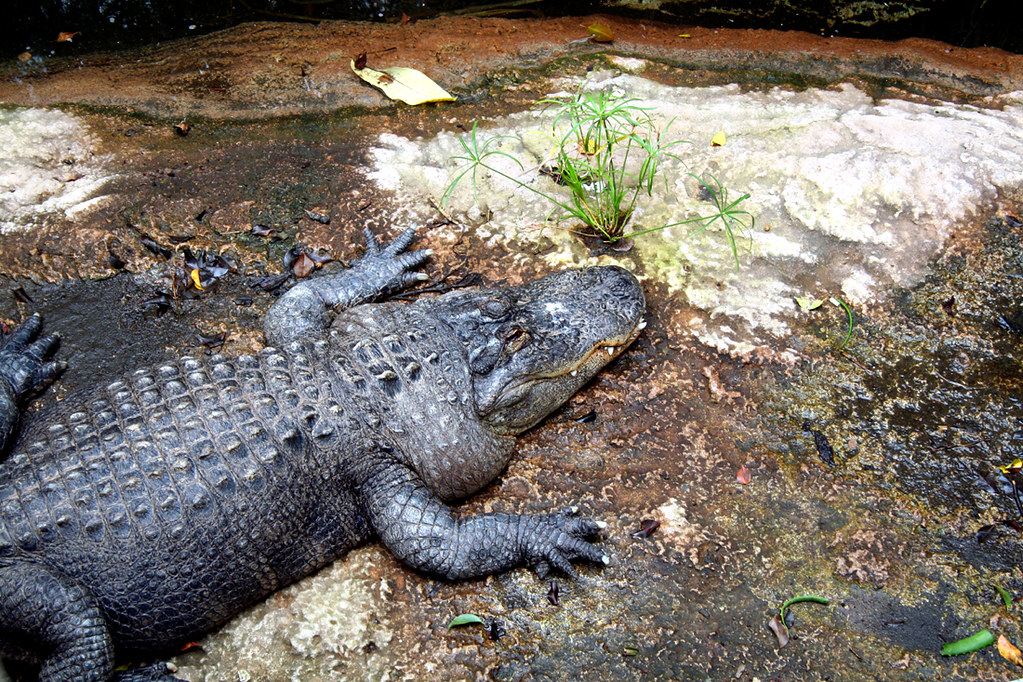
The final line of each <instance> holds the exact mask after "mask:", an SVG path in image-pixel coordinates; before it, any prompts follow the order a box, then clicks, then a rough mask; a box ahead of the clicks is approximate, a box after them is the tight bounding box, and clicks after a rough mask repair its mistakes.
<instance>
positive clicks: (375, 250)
mask: <svg viewBox="0 0 1023 682" xmlns="http://www.w3.org/2000/svg"><path fill="white" fill-rule="evenodd" d="M362 232H363V234H365V235H366V253H365V254H363V256H362V257H361V258H359V259H358V260H356V261H355V262H354V263H353V264H352V268H353V269H358V270H362V271H363V272H364V273H366V275H367V276H368V277H370V278H372V279H373V280H374V281H375V283H376V284H377V285H378V288H379V291H380V293H381V294H394V293H397V292H399V291H403V290H404V289H407V288H409V287H410V286H412V285H413V284H416V283H417V282H421V281H423V280H424V279H426V277H425V276H424V275H423V274H422V273H419V272H413V271H412V269H413V268H415V267H417V266H418V265H419V264H421V263H422V262H423V261H425V260H426V259H427V258H429V257H430V256H431V255H433V249H418V250H416V251H405V249H407V248H408V247H409V245H410V244H411V243H412V240H413V239H415V236H416V231H415V229H414V228H411V227H410V228H408V229H407V230H405V231H404V232H402V233H401V234H400V235H398V236H397V237H396V238H395V239H394V241H392V242H391V243H390V244H387V245H386V246H381V244H380V241H379V240H378V239H377V237H376V235H374V234H373V233H372V232H371V231H370V229H369V228H368V227H367V228H363V230H362Z"/></svg>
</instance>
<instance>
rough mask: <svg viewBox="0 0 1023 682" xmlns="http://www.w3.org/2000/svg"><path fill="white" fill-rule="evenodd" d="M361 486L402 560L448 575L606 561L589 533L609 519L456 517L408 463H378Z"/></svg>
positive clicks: (378, 526)
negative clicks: (523, 565) (591, 542)
mask: <svg viewBox="0 0 1023 682" xmlns="http://www.w3.org/2000/svg"><path fill="white" fill-rule="evenodd" d="M376 466H377V471H376V472H375V473H374V474H372V475H371V476H370V477H369V478H367V479H366V480H365V481H364V482H363V483H362V485H361V486H360V494H361V498H362V500H363V504H364V508H365V510H366V512H367V515H368V516H369V519H370V523H371V525H372V526H373V528H374V530H375V531H376V532H377V534H378V535H379V536H380V539H381V540H383V542H384V544H385V545H386V546H387V548H388V549H389V550H390V551H391V552H392V553H393V554H394V555H395V556H396V557H398V558H399V559H401V560H402V561H403V562H404V563H406V564H408V565H410V566H412V567H413V568H417V569H419V570H421V571H424V572H426V573H429V574H431V575H435V576H437V577H440V578H445V579H447V580H461V579H464V578H476V577H481V576H485V575H490V574H492V573H500V572H502V571H506V570H508V569H510V568H514V567H515V566H519V565H522V564H527V565H530V566H532V567H533V568H534V569H536V571H537V573H538V574H540V576H541V577H543V576H545V575H546V574H547V573H548V571H549V570H550V568H552V567H553V568H556V569H558V570H559V571H561V572H563V573H565V574H567V575H569V576H573V577H574V576H575V569H574V568H573V567H572V563H571V562H572V561H574V560H576V559H585V560H587V561H591V562H594V563H603V564H607V563H608V562H609V558H608V557H607V555H606V554H604V553H603V552H602V551H600V550H599V549H598V548H597V547H595V546H593V545H592V544H590V543H589V542H587V541H586V540H587V539H592V538H595V537H596V536H597V534H598V533H599V532H600V529H601V528H603V527H604V524H602V523H600V522H597V521H593V520H591V519H585V518H581V517H579V516H577V515H576V514H575V513H574V512H565V513H555V514H535V515H519V514H498V513H493V514H476V515H473V516H465V517H461V518H459V517H457V516H455V514H453V513H452V512H451V510H450V509H449V508H448V507H447V506H446V505H445V504H444V503H443V502H441V501H440V500H439V499H438V498H437V497H435V496H434V495H433V494H432V493H431V492H430V491H429V490H428V489H427V487H426V486H425V485H424V484H423V482H422V481H421V480H420V479H419V478H418V477H417V476H416V475H415V474H414V473H413V472H412V471H410V470H409V469H408V468H407V467H405V466H404V465H402V464H400V463H398V462H394V461H380V460H378V461H377V463H376Z"/></svg>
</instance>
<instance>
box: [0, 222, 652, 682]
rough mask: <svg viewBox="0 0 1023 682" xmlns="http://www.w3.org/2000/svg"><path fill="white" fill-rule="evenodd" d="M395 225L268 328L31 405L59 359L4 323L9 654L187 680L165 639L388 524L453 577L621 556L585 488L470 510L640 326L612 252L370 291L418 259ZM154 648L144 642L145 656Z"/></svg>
mask: <svg viewBox="0 0 1023 682" xmlns="http://www.w3.org/2000/svg"><path fill="white" fill-rule="evenodd" d="M413 238H414V233H413V231H412V230H411V229H410V230H406V231H405V232H404V233H402V234H401V235H400V236H399V237H397V238H396V239H395V240H394V241H393V242H391V243H390V244H388V245H381V244H380V243H379V242H378V241H377V239H376V238H375V237H374V236H373V235H372V234H371V233H370V232H369V231H368V230H366V250H365V253H364V254H363V255H362V256H361V257H360V258H359V259H357V260H356V261H354V262H353V264H352V266H351V268H350V269H347V270H343V271H341V272H338V273H333V274H328V275H323V276H320V277H316V278H312V279H309V280H304V281H302V282H300V283H299V284H296V285H295V286H294V287H292V288H291V289H290V290H288V291H287V292H286V293H285V294H284V295H282V296H281V297H280V298H279V299H278V300H277V301H276V302H275V303H274V304H273V305H272V306H271V308H270V309H269V310H268V312H267V314H266V316H265V319H264V329H263V331H264V336H265V338H266V344H267V345H266V347H265V348H264V350H262V351H261V352H259V353H256V354H252V355H239V356H236V357H229V356H224V355H214V356H212V357H206V358H193V357H181V358H180V359H176V360H173V361H169V362H166V363H164V364H160V365H158V366H156V367H151V368H145V369H140V370H137V371H135V372H133V373H130V374H127V375H126V376H124V377H123V378H121V379H120V380H118V381H114V382H113V383H111V384H109V385H108V386H106V387H103V388H99V389H95V390H92V391H89V392H87V393H84V394H82V395H75V396H70V397H68V398H67V399H65V400H62V401H59V402H57V403H56V405H55V406H54V407H52V408H50V409H49V410H48V411H42V412H40V414H38V415H35V416H34V417H33V418H32V419H30V420H26V421H27V422H28V423H27V424H26V425H25V426H24V428H23V429H22V430H21V432H20V433H18V430H17V422H18V420H19V410H20V409H21V408H22V407H23V404H24V403H25V402H26V401H27V399H28V398H29V397H30V395H31V394H34V393H35V392H37V391H40V390H42V389H43V388H44V387H45V386H46V385H47V384H48V383H49V382H50V381H52V380H53V379H54V377H55V376H56V375H57V374H58V373H59V372H60V371H61V369H62V363H61V362H59V361H56V360H53V357H54V353H55V349H56V346H57V345H58V342H59V339H58V338H57V336H56V335H52V334H51V335H44V334H42V329H41V327H42V321H41V318H40V317H39V316H38V315H35V316H33V317H31V318H29V319H28V320H27V321H26V322H24V323H23V324H22V325H21V326H20V327H18V328H17V329H15V330H14V331H13V332H12V333H10V334H9V335H8V336H7V337H6V338H4V339H3V340H2V341H0V453H3V452H8V451H9V455H8V456H7V458H6V459H5V460H4V461H3V462H0V657H3V658H7V659H15V660H19V661H24V662H26V665H29V666H38V670H39V672H38V675H39V679H40V680H44V681H46V682H70V681H72V680H75V681H79V682H81V681H86V682H92V681H96V682H99V681H102V680H117V681H118V682H156V681H158V680H159V681H163V682H166V681H168V680H176V679H179V678H177V677H174V675H173V673H174V669H173V667H172V666H170V665H169V664H167V663H164V662H157V663H149V664H148V665H144V666H142V667H138V668H135V669H130V670H120V671H115V661H117V660H120V659H127V660H134V659H138V658H141V657H144V656H147V655H152V654H154V653H155V654H159V653H166V652H173V651H174V650H176V649H179V648H180V647H181V646H182V645H183V644H184V643H186V642H189V641H193V640H194V639H196V638H197V637H199V636H200V635H202V634H204V633H206V632H208V631H210V630H211V629H213V628H215V627H217V626H218V625H221V624H222V623H224V622H225V621H227V620H229V619H230V618H232V617H233V616H234V615H236V614H238V613H239V612H240V611H242V610H243V609H245V608H246V607H248V606H250V605H252V604H254V603H256V602H258V601H260V600H262V599H264V598H266V597H267V596H268V595H270V594H271V593H273V592H274V591H276V590H278V589H280V588H282V587H284V586H286V585H288V584H290V583H292V582H294V581H296V580H298V579H300V578H302V577H304V576H307V575H309V574H311V573H313V572H314V571H316V570H317V569H319V568H321V567H323V566H324V565H326V564H328V563H330V562H331V561H333V560H335V559H337V558H338V557H340V556H341V555H343V554H344V553H345V552H346V551H347V550H349V549H351V548H353V547H355V546H357V545H359V544H361V543H364V542H366V541H368V540H370V539H371V538H374V537H375V538H378V539H379V540H380V541H382V542H383V544H384V545H385V546H386V547H387V548H388V549H389V550H390V551H391V552H392V553H393V554H394V555H395V556H396V557H398V558H399V559H400V560H401V561H402V562H404V563H405V564H407V565H408V566H411V567H413V568H415V569H418V570H419V571H422V572H424V573H426V574H429V575H432V576H436V577H438V578H441V579H446V580H459V579H464V578H473V577H480V576H485V575H489V574H493V573H499V572H503V571H507V570H509V569H511V568H514V567H516V566H519V565H523V564H526V565H529V566H532V567H533V568H534V569H535V570H536V571H537V572H538V573H539V574H540V575H541V576H543V575H546V574H547V573H548V571H550V570H552V569H556V570H558V571H561V572H564V573H566V574H568V575H570V576H574V575H575V568H574V566H573V564H572V562H573V561H576V560H584V561H589V562H593V563H596V564H601V563H603V564H606V563H608V556H607V555H606V554H605V553H604V552H603V551H601V550H600V549H599V548H598V547H597V546H596V545H595V544H594V542H596V541H597V540H599V537H600V530H601V529H602V528H603V527H604V524H602V523H600V522H598V521H594V520H592V519H588V518H584V517H582V516H580V515H579V514H578V511H577V510H576V509H574V508H573V509H569V510H563V511H555V512H551V513H546V514H523V515H518V514H506V513H483V514H473V515H469V514H465V515H460V514H456V513H455V512H453V511H452V510H451V509H450V508H449V507H448V505H447V503H449V502H452V501H455V500H458V499H461V498H464V497H466V496H468V495H470V494H472V493H474V492H476V491H478V490H479V489H480V488H482V487H483V486H485V485H487V484H488V483H489V482H490V481H492V480H493V479H494V478H495V477H497V476H498V475H499V474H500V472H501V471H502V470H503V469H504V467H505V465H506V463H507V462H508V459H509V457H510V456H511V454H512V451H513V448H514V440H515V436H516V435H518V434H521V433H522V432H523V431H525V430H527V429H529V428H531V427H532V426H534V425H535V424H536V423H537V422H539V421H540V420H541V419H543V418H544V417H545V416H546V415H548V414H549V413H550V412H551V411H553V410H554V409H555V408H557V407H558V406H559V405H561V404H562V403H563V402H564V401H565V400H567V399H568V398H569V397H570V396H571V395H572V394H574V393H575V392H576V391H577V390H578V389H579V388H580V387H582V386H583V384H585V383H586V382H587V381H588V380H589V379H590V378H592V377H593V376H594V375H595V374H596V373H597V372H598V370H600V369H601V368H602V367H603V366H604V365H605V364H607V363H608V362H609V361H610V360H612V359H613V358H615V357H616V356H617V355H619V354H620V353H621V352H622V350H623V349H624V348H625V347H626V346H628V345H629V344H630V343H631V342H632V341H633V340H634V339H635V338H636V336H637V335H638V334H639V332H640V330H641V329H642V328H643V326H644V322H643V318H642V315H643V312H644V307H645V301H644V297H643V292H642V289H641V288H640V286H639V284H638V283H637V281H636V279H635V277H633V275H632V274H630V273H629V272H628V271H626V270H624V269H622V268H620V267H617V266H604V267H591V268H585V269H573V270H567V271H562V272H556V273H553V274H550V275H547V276H546V277H543V278H541V279H538V280H535V281H532V282H529V283H526V284H523V285H519V286H511V287H494V288H482V289H478V290H477V289H471V290H470V289H462V290H456V291H449V292H447V293H444V294H442V295H439V296H436V297H434V298H431V299H426V298H417V299H416V300H414V301H413V302H411V303H400V302H398V301H394V300H391V301H383V302H375V301H380V300H381V299H382V298H384V297H385V296H387V295H389V294H394V293H397V292H400V291H402V290H404V289H406V288H408V287H410V286H412V285H413V284H415V283H416V282H418V281H421V280H423V279H425V276H424V275H423V274H422V273H421V272H419V271H417V270H416V268H417V267H418V266H419V265H420V264H421V263H423V261H424V260H425V259H426V258H427V257H429V256H430V255H431V253H432V252H431V251H430V250H429V249H423V250H411V251H410V250H408V247H409V246H410V245H411V242H412V240H413ZM150 660H151V659H150Z"/></svg>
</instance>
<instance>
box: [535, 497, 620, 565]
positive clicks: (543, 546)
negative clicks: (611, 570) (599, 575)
mask: <svg viewBox="0 0 1023 682" xmlns="http://www.w3.org/2000/svg"><path fill="white" fill-rule="evenodd" d="M537 521H539V522H540V524H541V527H540V528H538V529H537V534H536V536H535V537H534V538H533V540H532V541H531V542H530V543H529V545H530V546H529V549H528V550H527V560H528V562H529V563H530V565H532V566H533V568H534V570H535V571H536V573H537V575H539V576H540V577H541V578H546V577H547V575H548V574H549V573H550V569H551V568H556V569H557V570H559V571H561V572H562V573H564V574H565V575H567V576H569V577H571V578H575V577H577V573H576V570H575V568H574V567H573V566H572V562H573V561H575V560H578V559H582V560H585V561H589V562H591V563H594V564H601V565H604V566H607V565H609V564H610V563H611V557H610V556H608V555H607V554H606V553H605V552H604V551H603V550H601V549H600V548H599V547H596V546H595V545H593V544H591V543H590V542H588V540H593V539H596V538H597V537H598V536H599V535H600V532H601V531H602V530H603V529H605V528H606V527H607V524H606V523H603V522H602V521H595V520H593V519H589V518H584V517H581V516H579V510H578V508H576V507H573V508H572V509H569V510H566V511H563V512H559V513H557V514H550V515H548V516H545V517H538V518H537Z"/></svg>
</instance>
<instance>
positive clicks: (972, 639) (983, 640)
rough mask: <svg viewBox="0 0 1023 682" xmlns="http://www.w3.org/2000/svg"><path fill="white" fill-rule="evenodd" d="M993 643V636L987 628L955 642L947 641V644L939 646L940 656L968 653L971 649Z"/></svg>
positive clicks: (975, 649)
mask: <svg viewBox="0 0 1023 682" xmlns="http://www.w3.org/2000/svg"><path fill="white" fill-rule="evenodd" d="M994 643H995V636H994V635H993V634H991V631H990V630H988V629H984V630H981V631H980V632H978V633H977V634H975V635H970V636H969V637H964V638H963V639H960V640H959V641H956V642H949V643H948V644H946V645H944V646H943V647H941V655H942V656H958V655H960V654H968V653H971V652H973V651H979V650H980V649H983V648H984V647H986V646H991V645H992V644H994Z"/></svg>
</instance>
